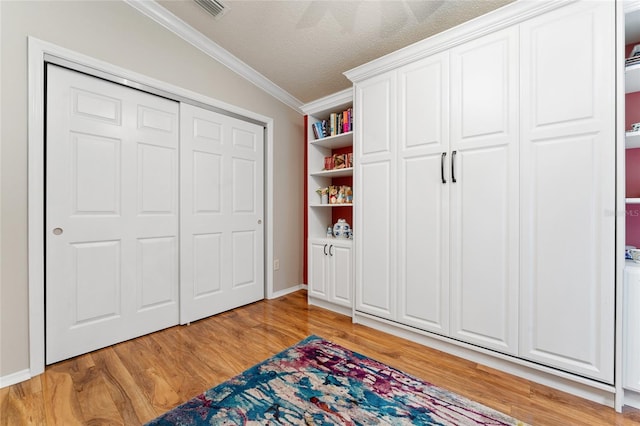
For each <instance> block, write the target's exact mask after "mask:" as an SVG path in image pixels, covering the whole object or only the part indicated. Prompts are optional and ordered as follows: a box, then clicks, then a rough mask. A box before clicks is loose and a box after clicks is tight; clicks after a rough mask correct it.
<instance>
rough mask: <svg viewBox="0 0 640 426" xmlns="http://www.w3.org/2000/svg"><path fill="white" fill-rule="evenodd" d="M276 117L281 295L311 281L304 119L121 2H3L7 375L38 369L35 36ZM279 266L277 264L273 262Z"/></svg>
mask: <svg viewBox="0 0 640 426" xmlns="http://www.w3.org/2000/svg"><path fill="white" fill-rule="evenodd" d="M28 36H34V37H36V38H39V39H41V40H43V41H47V42H51V43H54V44H56V45H59V46H62V47H65V48H68V49H71V50H74V51H76V52H79V53H82V54H85V55H88V56H91V57H94V58H97V59H100V60H102V61H106V62H109V63H112V64H114V65H117V66H119V67H122V68H126V69H129V70H132V71H135V72H137V73H141V74H144V75H147V76H149V77H152V78H155V79H158V80H162V81H165V82H168V83H171V84H173V85H176V86H180V87H183V88H186V89H189V90H192V91H194V92H198V93H201V94H203V95H206V96H209V97H212V98H215V99H218V100H221V101H223V102H227V103H229V104H233V105H236V106H239V107H241V108H244V109H247V110H250V111H253V112H256V113H259V114H262V115H265V116H268V117H271V118H273V119H274V192H275V194H274V200H273V202H274V218H273V220H274V251H273V253H274V258H279V259H280V270H279V271H275V272H274V288H273V290H274V291H280V290H284V289H287V288H289V287H293V286H295V285H298V284H300V283H301V282H302V244H303V242H302V241H303V238H302V231H303V229H302V228H303V224H302V220H303V203H302V184H303V181H304V176H303V162H304V158H303V157H304V154H303V143H302V140H303V129H302V124H303V119H302V116H301V115H300V114H299V113H297V112H295V111H294V110H293V109H291V108H289V107H288V106H286V105H284V104H283V103H281V102H280V101H278V100H276V99H274V98H273V97H271V96H270V95H268V94H266V93H265V92H263V91H262V90H261V89H259V88H257V87H256V86H254V85H253V84H251V83H249V82H247V81H246V80H244V79H243V78H241V77H239V76H238V75H236V74H235V73H233V72H232V71H230V70H229V69H228V68H226V67H225V66H223V65H221V64H219V63H218V62H216V61H214V60H213V59H211V58H210V57H208V56H206V55H205V54H204V53H202V52H200V51H199V50H197V49H195V48H194V47H192V46H191V45H189V44H187V43H186V42H184V41H183V40H182V39H180V38H178V37H177V36H175V35H173V34H172V33H170V32H169V31H167V30H165V29H164V28H162V27H161V26H159V25H157V24H155V23H154V22H152V21H151V20H149V19H148V18H146V17H144V16H142V15H141V14H140V13H138V12H137V11H135V10H134V9H133V8H131V7H130V6H128V5H126V4H125V3H122V2H120V1H101V0H85V1H7V0H1V1H0V253H2V257H1V258H0V377H2V376H6V375H9V374H12V373H15V372H18V371H21V370H25V369H28V368H29V353H28V350H29V344H28V343H29V341H28V339H29V336H28V330H29V325H28V320H29V317H28V282H27V37H28ZM269 266H270V265H269Z"/></svg>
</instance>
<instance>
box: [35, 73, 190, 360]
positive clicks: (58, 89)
mask: <svg viewBox="0 0 640 426" xmlns="http://www.w3.org/2000/svg"><path fill="white" fill-rule="evenodd" d="M47 72H48V75H47V79H48V80H47V81H48V83H47V129H46V132H47V142H46V143H47V146H46V155H47V169H46V180H47V181H46V206H47V211H46V226H45V240H46V256H47V258H46V345H47V346H46V348H47V349H46V351H47V353H46V362H47V364H50V363H53V362H56V361H59V360H62V359H65V358H69V357H72V356H75V355H78V354H82V353H86V352H89V351H92V350H95V349H98V348H101V347H105V346H108V345H111V344H113V343H117V342H120V341H123V340H127V339H130V338H133V337H137V336H140V335H143V334H146V333H149V332H152V331H156V330H159V329H162V328H165V327H168V326H171V325H175V324H177V323H178V136H179V135H178V104H177V103H176V102H172V101H169V100H166V99H164V98H160V97H157V96H153V95H149V94H147V93H144V92H140V91H137V90H134V89H129V88H126V87H123V86H120V85H117V84H114V83H109V82H106V81H103V80H100V79H97V78H93V77H89V76H86V75H84V74H81V73H77V72H74V71H69V70H67V69H64V68H59V67H56V66H52V65H49V66H48V70H47Z"/></svg>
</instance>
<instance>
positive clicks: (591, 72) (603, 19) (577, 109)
mask: <svg viewBox="0 0 640 426" xmlns="http://www.w3.org/2000/svg"><path fill="white" fill-rule="evenodd" d="M614 33H615V31H614V4H613V3H612V2H580V3H578V4H574V5H570V6H566V7H563V8H561V9H559V10H557V11H555V12H551V13H548V14H546V15H543V16H541V17H538V18H536V19H533V20H531V21H529V22H527V23H525V24H523V25H521V55H522V78H523V85H522V99H521V102H522V103H521V105H522V106H521V108H522V109H521V110H522V141H521V147H522V156H521V170H522V181H521V211H522V234H521V241H522V245H521V259H522V262H521V268H522V275H521V293H522V300H521V306H522V313H521V322H522V324H521V347H520V350H521V356H522V357H524V358H528V359H530V360H533V361H536V362H540V363H542V364H545V365H550V366H554V367H557V368H560V369H563V370H566V371H570V372H573V373H577V374H580V375H583V376H586V377H591V378H594V379H598V380H602V381H606V382H608V383H613V364H614V358H613V351H614V318H615V306H614V293H615V282H614V279H615V270H614V256H613V254H614V253H615V247H614V237H615V227H614V220H615V215H614V211H615V198H614V197H615V157H614V155H615V135H614V129H615V121H614V120H615V117H614V113H615V111H614V108H613V106H614V105H615V91H614V89H615V82H614V68H615V57H614V53H615V49H614V46H615V40H614V35H615V34H614Z"/></svg>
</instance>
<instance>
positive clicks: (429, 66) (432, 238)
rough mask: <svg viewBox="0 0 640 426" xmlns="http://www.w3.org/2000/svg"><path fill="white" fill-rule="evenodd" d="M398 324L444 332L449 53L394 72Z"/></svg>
mask: <svg viewBox="0 0 640 426" xmlns="http://www.w3.org/2000/svg"><path fill="white" fill-rule="evenodd" d="M398 99H399V104H398V108H399V110H398V113H399V114H398V135H399V141H398V149H399V152H398V167H399V177H398V179H399V182H398V183H399V189H398V197H399V202H398V228H397V232H398V284H399V289H398V321H399V322H401V323H403V324H408V325H412V326H414V327H418V328H420V329H422V330H427V331H432V332H435V333H439V334H443V335H448V333H449V186H450V172H449V170H450V169H449V159H450V156H449V154H448V151H449V128H448V126H449V53H448V52H444V53H441V54H438V55H434V56H431V57H429V58H426V59H423V60H421V61H418V62H416V63H413V64H410V65H407V66H405V67H402V68H400V69H399V70H398Z"/></svg>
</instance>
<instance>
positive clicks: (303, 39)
mask: <svg viewBox="0 0 640 426" xmlns="http://www.w3.org/2000/svg"><path fill="white" fill-rule="evenodd" d="M222 1H223V2H224V4H226V5H227V6H228V7H229V10H228V11H227V12H226V13H225V14H224V15H222V16H221V17H218V18H213V17H212V16H211V15H209V14H208V13H207V12H205V11H204V9H202V8H201V7H200V6H198V5H197V4H196V3H194V2H193V0H157V3H158V4H160V5H161V6H163V7H164V8H165V9H167V10H168V11H169V12H171V13H172V14H174V15H175V16H177V17H178V18H180V19H181V20H183V21H184V22H186V23H187V24H189V25H190V26H191V27H193V28H194V29H196V30H197V31H199V32H200V33H202V34H203V35H205V36H206V37H208V38H210V39H211V40H212V41H214V42H215V43H217V44H218V45H219V46H221V47H222V48H224V49H226V50H227V51H228V52H230V53H231V54H233V55H234V56H235V57H237V58H238V59H240V60H241V61H243V62H245V63H246V64H247V65H249V66H250V67H252V68H253V69H254V70H256V71H258V72H259V73H261V74H262V75H263V76H265V77H266V78H268V79H269V80H271V81H272V82H273V83H275V84H276V85H277V86H279V87H280V88H282V89H284V90H285V91H286V92H288V93H289V94H291V95H292V96H294V97H295V98H297V99H298V100H300V101H301V102H302V103H307V102H310V101H313V100H316V99H318V98H321V97H324V96H326V95H330V94H332V93H335V92H338V91H340V90H343V89H346V88H348V87H349V86H350V82H349V81H348V80H347V79H346V77H344V76H343V75H342V73H343V72H344V71H347V70H349V69H351V68H354V67H356V66H358V65H361V64H363V63H366V62H369V61H371V60H373V59H375V58H378V57H380V56H383V55H385V54H387V53H390V52H393V51H395V50H398V49H400V48H402V47H405V46H408V45H409V44H412V43H414V42H416V41H419V40H422V39H424V38H426V37H429V36H430V35H433V34H436V33H439V32H442V31H444V30H446V29H449V28H451V27H454V26H456V25H458V24H460V23H462V22H465V21H468V20H470V19H473V18H475V17H477V16H480V15H483V14H485V13H487V12H489V11H491V10H494V9H497V8H499V7H501V6H503V5H505V4H507V3H510V2H511V1H513V0H422V1H407V0H383V1H379V0H361V1H354V0H347V1H344V0H340V1H328V0H315V1H308V0H284V1H277V0H253V1H247V0H222Z"/></svg>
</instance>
